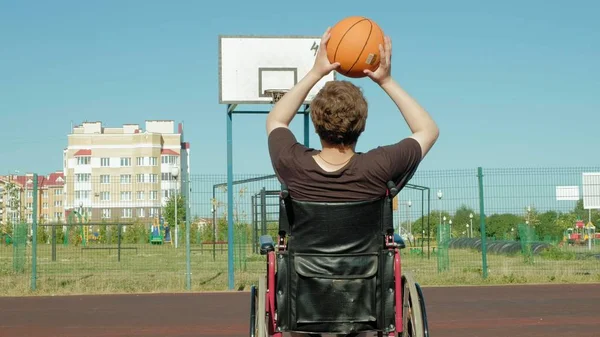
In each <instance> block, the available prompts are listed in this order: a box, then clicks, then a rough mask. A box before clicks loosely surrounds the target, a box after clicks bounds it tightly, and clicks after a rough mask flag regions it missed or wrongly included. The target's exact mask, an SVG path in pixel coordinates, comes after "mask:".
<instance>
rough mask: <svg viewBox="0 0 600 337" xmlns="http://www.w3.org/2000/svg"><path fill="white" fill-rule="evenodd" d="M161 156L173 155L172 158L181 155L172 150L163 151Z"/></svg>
mask: <svg viewBox="0 0 600 337" xmlns="http://www.w3.org/2000/svg"><path fill="white" fill-rule="evenodd" d="M160 154H162V155H172V156H179V153H177V152H175V151H173V150H171V149H162V151H160Z"/></svg>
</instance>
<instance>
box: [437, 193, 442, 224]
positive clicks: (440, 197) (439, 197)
mask: <svg viewBox="0 0 600 337" xmlns="http://www.w3.org/2000/svg"><path fill="white" fill-rule="evenodd" d="M442 196H443V194H442V190H438V192H437V197H438V200H440V224H441V223H442V206H441V205H442V202H441V200H442Z"/></svg>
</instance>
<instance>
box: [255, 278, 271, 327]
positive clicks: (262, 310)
mask: <svg viewBox="0 0 600 337" xmlns="http://www.w3.org/2000/svg"><path fill="white" fill-rule="evenodd" d="M256 296H257V301H256V323H255V326H256V337H269V329H267V318H266V317H267V306H266V303H267V277H266V276H263V277H261V278H260V279H259V280H258V291H257V292H256Z"/></svg>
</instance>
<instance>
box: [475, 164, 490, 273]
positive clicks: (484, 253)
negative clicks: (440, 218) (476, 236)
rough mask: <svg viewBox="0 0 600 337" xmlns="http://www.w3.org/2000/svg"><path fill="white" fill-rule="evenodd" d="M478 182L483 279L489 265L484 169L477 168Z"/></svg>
mask: <svg viewBox="0 0 600 337" xmlns="http://www.w3.org/2000/svg"><path fill="white" fill-rule="evenodd" d="M477 178H478V179H477V180H478V182H479V227H480V230H481V265H482V269H483V278H484V279H486V278H487V277H488V265H487V240H486V237H487V234H486V232H485V208H484V203H483V169H482V168H481V167H478V168H477Z"/></svg>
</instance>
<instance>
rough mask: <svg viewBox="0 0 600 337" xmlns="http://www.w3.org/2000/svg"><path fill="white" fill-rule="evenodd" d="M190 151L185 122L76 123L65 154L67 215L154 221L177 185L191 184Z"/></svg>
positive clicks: (99, 219) (180, 188)
mask: <svg viewBox="0 0 600 337" xmlns="http://www.w3.org/2000/svg"><path fill="white" fill-rule="evenodd" d="M189 151H190V144H189V143H187V142H184V141H183V125H182V124H179V125H178V128H177V130H175V123H174V122H173V121H146V125H145V130H143V129H141V128H140V126H139V125H137V124H125V125H123V126H122V127H115V128H113V127H105V126H103V125H102V123H101V122H85V123H82V124H81V125H79V126H75V127H74V128H73V130H72V132H71V133H70V134H69V135H68V146H67V148H66V149H64V153H63V158H64V162H63V167H64V178H65V184H66V185H65V195H64V207H65V216H68V215H69V213H70V212H72V211H78V212H81V214H82V215H84V216H85V217H86V218H88V219H90V220H93V221H105V222H111V221H116V220H121V221H124V222H129V221H133V220H134V219H140V220H146V221H144V222H147V223H150V222H151V221H152V219H151V218H154V217H158V216H160V213H161V207H162V206H164V205H165V203H166V201H167V200H168V198H169V197H170V196H171V195H173V194H174V193H175V189H176V188H177V189H178V191H179V192H178V193H181V191H182V187H183V188H187V186H188V185H187V184H188V183H187V181H188V177H189V173H190V169H189V158H190V157H189V153H190V152H189ZM174 168H176V169H177V171H178V172H179V175H178V177H177V179H176V180H175V179H174V177H173V175H172V172H173V169H174ZM182 181H183V184H182V183H181V182H182Z"/></svg>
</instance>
